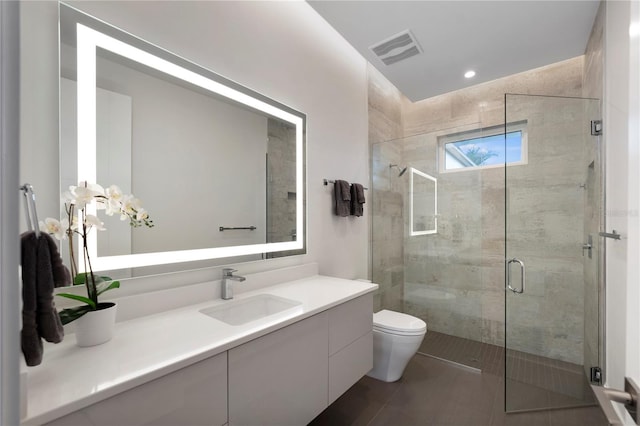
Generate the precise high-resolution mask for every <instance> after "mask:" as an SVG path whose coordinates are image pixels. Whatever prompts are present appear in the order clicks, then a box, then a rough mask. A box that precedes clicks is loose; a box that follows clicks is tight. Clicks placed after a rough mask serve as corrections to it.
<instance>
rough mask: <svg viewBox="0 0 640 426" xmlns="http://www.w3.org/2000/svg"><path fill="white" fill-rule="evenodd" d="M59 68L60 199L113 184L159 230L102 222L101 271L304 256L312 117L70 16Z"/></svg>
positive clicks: (64, 21) (64, 19) (65, 12)
mask: <svg viewBox="0 0 640 426" xmlns="http://www.w3.org/2000/svg"><path fill="white" fill-rule="evenodd" d="M60 64H61V72H60V76H61V79H60V80H61V81H60V91H61V102H60V103H61V123H60V128H61V155H60V157H61V166H60V170H61V184H62V189H63V190H64V189H67V188H68V186H69V185H76V184H77V182H79V181H87V182H97V183H99V184H101V185H103V186H108V185H111V184H116V185H118V186H120V188H121V189H122V190H123V192H125V193H133V194H135V196H136V197H137V198H139V199H140V200H142V203H143V206H144V208H145V209H146V210H147V211H148V212H149V213H150V215H151V218H152V219H153V221H154V223H155V227H154V228H152V229H142V228H140V229H130V227H129V226H128V225H127V224H126V223H124V224H121V223H117V222H118V218H115V219H114V218H113V217H106V216H104V217H102V219H103V220H104V221H105V224H106V228H107V231H104V232H103V231H101V232H95V231H94V232H93V234H92V235H91V236H90V237H89V239H88V242H89V244H90V247H89V252H90V256H91V260H92V266H93V269H94V270H96V271H104V270H108V271H113V270H122V269H129V270H130V268H140V267H148V266H152V265H163V264H175V263H182V262H194V261H206V260H211V259H223V260H222V261H224V262H232V261H236V260H238V259H241V260H242V261H248V260H259V259H263V258H269V257H278V256H284V255H295V254H302V253H304V252H305V220H304V218H305V214H304V199H305V195H304V186H305V178H304V138H305V124H306V117H305V115H304V114H302V113H300V112H298V111H295V110H293V109H291V108H289V107H287V106H285V105H283V104H280V103H278V102H276V101H273V100H271V99H269V98H267V97H265V96H262V95H260V94H259V93H256V92H253V91H251V90H249V89H247V88H245V87H243V86H240V85H239V84H237V83H234V82H232V81H230V80H227V79H225V78H223V77H221V76H219V75H217V74H215V73H213V72H211V71H209V70H207V69H204V68H202V67H200V66H198V65H196V64H194V63H192V62H189V61H187V60H185V59H183V58H181V57H179V56H176V55H174V54H172V53H170V52H168V51H166V50H164V49H162V48H160V47H158V46H155V45H152V44H150V43H148V42H146V41H143V40H141V39H139V38H137V37H135V36H133V35H131V34H129V33H126V32H124V31H121V30H119V29H117V28H115V27H112V26H110V25H108V24H106V23H104V22H102V21H99V20H97V19H95V18H92V17H91V16H88V15H86V14H84V13H82V12H80V11H78V10H76V9H74V8H72V7H70V6H68V5H65V4H61V5H60ZM98 213H99V214H101V213H100V212H98ZM78 246H80V244H78ZM222 261H221V262H222ZM218 264H219V263H218Z"/></svg>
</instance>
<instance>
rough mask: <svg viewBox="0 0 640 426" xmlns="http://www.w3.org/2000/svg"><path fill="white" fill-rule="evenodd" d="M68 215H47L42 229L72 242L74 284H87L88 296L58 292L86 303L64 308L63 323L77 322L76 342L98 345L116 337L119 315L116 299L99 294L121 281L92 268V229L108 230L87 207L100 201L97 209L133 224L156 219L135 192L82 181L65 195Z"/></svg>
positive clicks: (63, 198) (83, 344)
mask: <svg viewBox="0 0 640 426" xmlns="http://www.w3.org/2000/svg"><path fill="white" fill-rule="evenodd" d="M62 200H63V201H64V209H65V217H64V218H62V219H61V220H57V219H54V218H50V217H48V218H46V219H45V220H44V221H41V222H40V230H41V231H42V232H46V233H49V234H52V235H53V236H55V237H56V238H57V239H58V240H64V239H67V240H68V241H69V257H70V269H71V276H72V277H73V285H84V286H85V288H86V292H87V295H86V296H82V295H79V294H74V293H58V294H57V295H58V296H60V297H66V298H68V299H73V300H76V301H79V302H82V303H83V304H82V305H79V306H74V307H71V308H66V309H63V310H62V311H60V312H59V316H60V320H61V322H62V324H63V325H64V324H68V323H70V322H72V321H77V322H76V341H77V344H78V346H94V345H99V344H101V343H105V342H107V341H109V340H111V338H112V337H113V327H114V324H115V317H116V305H115V303H113V302H99V301H98V297H99V296H100V295H101V294H102V293H104V292H106V291H108V290H112V289H114V288H118V287H120V282H119V281H115V280H112V279H111V278H109V277H106V276H100V275H96V274H95V273H94V272H93V269H92V267H91V258H90V257H89V249H88V245H87V238H88V237H89V233H90V231H91V230H92V229H94V228H95V229H96V230H98V231H104V230H105V227H104V223H103V222H102V221H101V220H100V218H98V216H96V215H93V214H88V213H87V206H89V205H91V204H92V203H96V205H95V207H96V210H105V214H106V215H108V216H113V215H116V214H118V215H120V220H123V221H128V222H129V225H130V226H131V227H134V228H137V227H140V226H147V227H149V228H151V227H153V221H152V220H151V219H150V218H149V214H148V213H147V211H146V210H145V209H144V208H143V207H142V204H141V202H140V200H138V199H137V198H135V197H134V196H133V195H132V194H128V195H125V194H123V193H122V191H121V190H120V188H118V187H117V186H116V185H111V186H110V187H108V188H107V189H106V190H105V189H104V188H103V187H102V186H100V185H97V184H88V183H86V182H80V183H79V184H78V186H70V187H69V190H68V191H65V192H64V193H63V194H62ZM74 235H79V236H80V243H81V244H82V251H81V252H82V259H79V260H80V261H81V262H82V270H83V271H84V272H80V273H79V272H78V263H77V260H78V259H76V253H75V251H74V247H73V241H74Z"/></svg>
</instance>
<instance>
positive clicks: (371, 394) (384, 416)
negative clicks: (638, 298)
mask: <svg viewBox="0 0 640 426" xmlns="http://www.w3.org/2000/svg"><path fill="white" fill-rule="evenodd" d="M552 394H553V392H551V391H549V390H547V389H543V388H539V387H536V386H532V385H529V384H524V383H520V382H518V381H511V382H510V387H509V397H510V399H509V400H510V404H511V407H512V409H527V408H531V407H537V406H544V405H545V404H548V403H549V398H550V397H553V395H552ZM564 397H565V398H568V397H567V396H566V395H564ZM566 400H568V399H565V401H566ZM311 424H312V425H314V426H321V425H331V426H341V425H344V426H356V425H358V426H360V425H362V426H417V425H431V426H573V425H576V426H578V425H585V426H600V425H605V424H606V420H604V416H603V415H602V413H601V411H600V409H599V408H598V407H587V408H573V409H565V410H549V411H535V412H525V413H509V414H505V413H504V381H503V379H502V378H501V377H499V376H496V375H494V374H488V373H478V372H473V371H470V370H468V369H466V368H463V367H459V366H456V365H454V364H451V363H448V362H444V361H441V360H437V359H435V358H431V357H427V356H423V355H416V356H415V357H414V358H413V359H412V360H411V362H410V363H409V365H408V366H407V368H406V370H405V373H404V375H403V377H402V378H401V379H400V380H399V381H397V382H395V383H385V382H381V381H378V380H375V379H372V378H370V377H363V378H362V379H361V380H360V381H359V382H358V383H357V384H356V385H354V386H353V387H352V388H351V389H349V390H348V391H347V392H346V393H345V394H344V395H343V396H341V397H340V398H338V400H336V402H334V403H333V404H332V405H331V406H330V407H328V408H327V409H326V410H325V411H324V412H323V413H322V414H320V415H319V416H318V417H317V418H316V419H315V420H314V421H313V422H312V423H311Z"/></svg>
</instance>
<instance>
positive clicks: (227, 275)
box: [221, 268, 246, 300]
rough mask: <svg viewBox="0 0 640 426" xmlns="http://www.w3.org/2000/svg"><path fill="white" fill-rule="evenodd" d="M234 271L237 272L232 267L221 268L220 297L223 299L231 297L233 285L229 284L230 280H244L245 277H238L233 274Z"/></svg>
mask: <svg viewBox="0 0 640 426" xmlns="http://www.w3.org/2000/svg"><path fill="white" fill-rule="evenodd" d="M234 272H238V271H236V270H235V269H232V268H224V269H223V270H222V284H221V287H222V298H223V299H224V300H229V299H233V287H232V286H231V284H232V282H231V281H239V282H242V281H244V280H246V278H245V277H240V276H237V275H233V273H234Z"/></svg>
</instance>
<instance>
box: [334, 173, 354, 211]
mask: <svg viewBox="0 0 640 426" xmlns="http://www.w3.org/2000/svg"><path fill="white" fill-rule="evenodd" d="M333 195H334V198H335V201H336V216H342V217H346V216H349V212H350V211H351V191H350V190H349V182H347V181H344V180H336V182H335V184H334V185H333Z"/></svg>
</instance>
